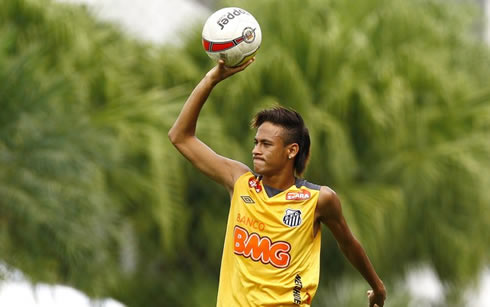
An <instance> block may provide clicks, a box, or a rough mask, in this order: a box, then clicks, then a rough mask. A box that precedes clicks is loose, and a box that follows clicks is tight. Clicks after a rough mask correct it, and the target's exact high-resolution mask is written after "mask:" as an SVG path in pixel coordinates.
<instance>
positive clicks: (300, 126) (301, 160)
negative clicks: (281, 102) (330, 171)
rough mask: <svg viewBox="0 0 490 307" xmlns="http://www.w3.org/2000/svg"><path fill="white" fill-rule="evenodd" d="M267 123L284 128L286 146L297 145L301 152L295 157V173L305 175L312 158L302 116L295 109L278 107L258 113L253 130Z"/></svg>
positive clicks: (253, 122)
mask: <svg viewBox="0 0 490 307" xmlns="http://www.w3.org/2000/svg"><path fill="white" fill-rule="evenodd" d="M265 122H270V123H272V124H275V125H278V126H281V127H283V128H284V130H285V133H284V135H283V141H284V144H285V145H289V144H293V143H297V144H298V146H299V151H298V154H297V155H296V157H294V171H295V173H296V175H297V176H301V174H303V172H304V170H305V168H306V164H307V163H308V159H309V157H310V134H309V132H308V128H306V125H305V123H304V121H303V118H302V117H301V115H299V113H298V112H296V111H295V110H293V109H288V108H285V107H281V106H277V107H273V108H270V109H265V110H262V111H260V112H258V113H257V114H256V115H255V117H254V118H253V120H252V123H251V126H252V128H255V129H257V128H259V127H260V125H262V124H263V123H265Z"/></svg>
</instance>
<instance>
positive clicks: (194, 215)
mask: <svg viewBox="0 0 490 307" xmlns="http://www.w3.org/2000/svg"><path fill="white" fill-rule="evenodd" d="M225 5H226V6H228V5H230V6H232V5H233V6H241V7H244V8H245V9H247V10H249V11H250V12H252V14H254V15H255V17H256V18H257V19H258V20H259V22H260V24H261V28H262V31H263V37H264V39H263V43H262V47H261V49H260V51H259V53H258V55H257V61H256V62H255V63H254V64H253V65H252V66H251V67H250V68H249V69H247V71H246V72H244V73H242V74H239V75H237V76H234V77H233V78H232V79H230V80H227V81H226V82H224V83H222V84H220V85H219V86H218V87H217V88H216V90H215V91H214V92H213V94H212V96H211V97H210V99H209V101H208V104H207V105H206V107H205V108H204V110H203V114H202V117H201V118H200V121H199V125H198V134H199V137H200V138H201V139H203V140H204V141H205V142H207V143H208V144H209V145H210V146H211V147H213V148H214V149H215V150H216V151H217V152H219V153H220V154H223V155H226V156H229V157H231V158H233V159H236V160H241V161H243V162H245V163H247V164H249V165H250V162H251V161H250V151H251V148H252V145H253V135H254V131H252V130H249V129H248V128H247V127H248V124H249V121H250V118H251V117H252V116H253V114H254V113H255V111H257V110H259V109H261V108H263V107H267V106H271V105H274V104H278V103H280V104H282V105H285V106H288V107H293V108H295V109H297V110H298V111H299V112H300V113H302V114H303V116H304V117H305V120H306V122H307V123H308V126H309V128H310V131H311V134H312V158H311V162H310V165H309V169H308V171H307V173H306V175H305V177H306V178H308V179H309V180H310V181H312V182H316V183H319V184H323V185H328V186H330V187H332V188H333V189H335V190H336V191H337V192H338V194H339V195H340V197H341V200H342V201H343V207H344V214H345V215H346V218H347V220H348V223H349V225H350V226H351V228H352V229H353V231H354V233H355V235H356V236H357V237H358V238H359V239H360V241H361V242H362V244H363V246H364V247H365V249H366V250H367V252H368V255H369V256H370V258H371V260H372V262H373V263H374V265H375V268H376V269H377V271H378V273H379V274H380V276H381V277H382V279H383V280H384V281H385V283H386V284H387V287H388V291H389V295H390V296H389V301H388V303H387V305H388V306H406V305H407V301H408V299H409V298H408V297H407V293H406V292H402V291H397V289H398V288H397V287H398V284H399V282H400V280H401V279H403V277H404V276H405V274H406V272H407V271H408V270H410V269H411V268H413V267H414V266H417V265H427V266H429V267H431V268H433V269H434V270H435V272H436V273H437V275H438V277H439V278H440V280H441V281H442V282H443V285H444V289H445V299H444V302H441V306H462V302H463V294H464V293H463V292H464V290H465V289H467V288H468V286H469V285H471V284H472V283H474V282H475V280H476V279H477V277H478V276H479V275H478V274H479V272H481V270H482V269H483V268H484V267H485V266H486V265H488V264H489V260H490V259H489V255H490V253H489V251H490V245H489V244H488V234H489V233H490V224H489V220H490V189H488V186H490V82H489V80H490V51H489V48H488V46H486V45H484V44H483V42H481V40H480V39H479V38H478V37H477V35H475V31H474V26H475V16H478V12H477V10H475V8H473V7H471V6H469V5H467V3H466V2H461V1H455V2H452V1H437V0H413V1H402V0H392V1H385V0H366V1H361V2H356V3H355V4H353V3H352V2H350V1H342V0H309V1H301V0H290V1H288V2H287V5H285V4H284V2H283V1H280V0H269V1H259V0H253V1H252V0H250V1H247V2H246V3H242V2H240V1H225V2H222V3H219V4H217V7H218V6H225ZM200 30H201V29H200V27H196V28H194V29H192V30H191V31H189V32H188V34H187V36H186V37H185V39H184V42H183V44H182V45H179V46H170V45H168V46H155V45H150V44H148V43H143V42H141V41H137V40H135V39H132V38H130V37H128V36H126V35H124V34H123V33H122V32H121V31H120V30H119V29H117V28H116V27H115V26H113V25H111V24H107V23H103V22H100V21H97V20H95V19H94V17H92V16H91V14H90V13H89V12H88V11H87V10H86V9H84V8H83V7H78V6H73V5H67V4H59V3H54V2H52V1H49V0H3V1H1V2H0V182H1V183H0V261H1V262H2V263H4V264H5V265H6V266H7V267H8V268H11V269H14V268H15V269H19V270H21V271H22V272H24V273H25V274H26V275H27V276H28V277H29V278H30V280H31V281H32V282H33V283H37V282H44V283H52V284H55V283H60V284H65V285H70V286H73V287H75V288H77V289H80V290H82V291H84V292H85V293H87V294H88V295H90V296H92V297H107V296H110V297H113V298H115V299H117V300H119V301H120V302H122V303H124V304H125V305H127V306H205V307H206V306H215V304H216V303H215V302H216V292H217V281H218V274H219V266H220V260H221V251H222V245H223V238H224V231H225V221H226V217H227V213H228V203H229V199H228V195H227V193H226V191H225V190H224V189H223V188H221V187H220V186H218V185H217V184H214V183H213V182H212V181H210V180H209V179H207V178H205V177H204V176H202V175H201V174H199V173H198V172H197V171H196V170H194V169H193V167H192V166H191V165H190V164H189V163H188V162H187V161H186V160H185V159H183V158H182V157H181V156H180V155H179V154H178V152H177V151H176V150H175V149H174V148H173V147H172V146H171V144H170V143H169V141H168V139H167V132H168V129H169V128H170V126H171V125H172V123H173V121H174V120H175V119H176V117H177V115H178V112H179V111H180V108H181V107H182V105H183V103H184V101H185V99H186V98H187V95H188V94H189V93H190V91H191V90H192V88H193V87H194V86H195V85H196V84H197V82H198V81H199V80H200V79H201V77H202V76H203V75H204V73H205V72H206V71H208V70H209V69H210V68H211V67H212V65H213V63H212V62H211V61H210V59H209V58H208V57H207V55H206V54H205V53H204V51H203V50H202V49H201V45H200ZM324 233H325V234H326V235H325V236H324V242H323V248H322V273H321V281H320V288H319V292H318V294H317V297H316V299H315V301H314V305H313V306H326V305H329V306H340V307H342V306H346V307H347V306H364V305H365V303H366V298H365V290H366V289H367V287H368V285H367V284H366V283H365V282H364V281H363V280H362V278H361V277H360V275H358V273H357V272H356V271H355V270H354V269H352V267H351V266H350V264H349V263H348V262H347V261H346V260H345V258H344V257H343V255H342V254H341V253H340V252H339V250H338V248H337V246H336V243H335V241H334V240H333V237H332V236H331V235H330V234H329V232H328V231H327V230H324ZM0 272H2V271H0ZM0 274H1V273H0ZM0 279H2V276H0Z"/></svg>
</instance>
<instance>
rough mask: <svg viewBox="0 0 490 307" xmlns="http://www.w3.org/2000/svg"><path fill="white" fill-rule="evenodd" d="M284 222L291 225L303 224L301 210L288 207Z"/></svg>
mask: <svg viewBox="0 0 490 307" xmlns="http://www.w3.org/2000/svg"><path fill="white" fill-rule="evenodd" d="M282 222H283V223H284V225H287V226H289V227H296V226H299V225H301V222H302V219H301V210H293V209H286V213H285V214H284V217H283V218H282Z"/></svg>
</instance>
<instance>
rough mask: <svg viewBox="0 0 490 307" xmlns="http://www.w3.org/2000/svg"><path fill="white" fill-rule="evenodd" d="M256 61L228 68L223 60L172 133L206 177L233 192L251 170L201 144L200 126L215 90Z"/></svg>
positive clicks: (196, 90) (201, 85)
mask: <svg viewBox="0 0 490 307" xmlns="http://www.w3.org/2000/svg"><path fill="white" fill-rule="evenodd" d="M253 61H254V59H252V60H250V61H248V62H247V63H245V64H244V65H242V66H239V67H235V68H230V67H227V66H225V65H224V63H223V61H220V62H219V63H218V65H216V66H215V67H214V68H213V69H211V70H210V71H209V72H208V73H207V74H206V76H205V77H204V78H203V79H202V80H201V82H199V84H198V85H197V86H196V88H194V90H193V91H192V93H191V95H190V96H189V98H188V99H187V101H186V103H185V104H184V107H183V108H182V111H181V112H180V115H179V117H178V118H177V120H176V121H175V123H174V125H173V126H172V128H171V129H170V131H169V132H168V137H169V139H170V141H171V142H172V144H174V146H175V147H176V148H177V149H178V150H179V151H180V153H181V154H182V155H183V156H184V157H186V158H187V159H188V160H189V161H190V162H191V163H192V164H193V165H194V166H195V167H196V168H198V169H199V170H200V171H201V172H203V173H204V174H205V175H207V176H209V177H210V178H212V179H213V180H215V181H217V182H218V183H221V184H222V185H224V186H225V187H226V188H227V189H228V191H230V192H231V191H232V190H233V185H234V184H235V181H236V180H237V179H238V177H240V175H242V174H243V173H245V172H247V171H248V170H249V169H248V167H247V166H246V165H244V164H243V163H240V162H237V161H234V160H231V159H228V158H225V157H223V156H220V155H218V154H216V153H215V152H214V151H213V150H212V149H211V148H209V147H208V146H207V145H206V144H204V143H203V142H201V141H200V140H199V139H198V138H197V137H196V135H195V133H196V123H197V119H198V117H199V113H200V111H201V109H202V106H203V105H204V103H205V102H206V100H207V98H208V96H209V94H210V93H211V91H212V90H213V88H214V87H215V86H216V85H217V84H218V83H219V82H221V81H222V80H224V79H226V78H228V77H230V76H231V75H233V74H235V73H237V72H239V71H242V70H244V69H245V68H247V66H248V65H250V64H251V63H252V62H253Z"/></svg>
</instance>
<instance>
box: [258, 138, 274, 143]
mask: <svg viewBox="0 0 490 307" xmlns="http://www.w3.org/2000/svg"><path fill="white" fill-rule="evenodd" d="M254 141H256V142H257V143H260V142H262V143H264V142H269V143H273V142H274V141H273V140H272V139H268V138H262V139H258V138H256V137H254Z"/></svg>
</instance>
